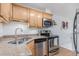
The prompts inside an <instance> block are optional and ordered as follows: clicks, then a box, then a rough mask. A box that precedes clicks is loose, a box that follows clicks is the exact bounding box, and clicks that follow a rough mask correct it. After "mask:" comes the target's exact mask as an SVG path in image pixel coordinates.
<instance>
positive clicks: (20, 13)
mask: <svg viewBox="0 0 79 59" xmlns="http://www.w3.org/2000/svg"><path fill="white" fill-rule="evenodd" d="M28 11H29V9H28V8H25V7H23V6H19V5H16V4H12V20H15V21H24V22H27V21H28V17H29V14H28Z"/></svg>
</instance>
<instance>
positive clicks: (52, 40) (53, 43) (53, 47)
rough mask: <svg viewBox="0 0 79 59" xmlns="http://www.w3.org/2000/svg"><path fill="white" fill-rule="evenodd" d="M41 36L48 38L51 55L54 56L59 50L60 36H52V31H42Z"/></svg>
mask: <svg viewBox="0 0 79 59" xmlns="http://www.w3.org/2000/svg"><path fill="white" fill-rule="evenodd" d="M39 35H41V36H46V37H48V41H49V42H48V43H49V49H48V50H49V53H53V55H54V54H55V53H56V52H57V51H58V50H59V36H57V35H51V31H50V30H40V31H39Z"/></svg>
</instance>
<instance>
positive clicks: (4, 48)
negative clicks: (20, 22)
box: [0, 35, 47, 56]
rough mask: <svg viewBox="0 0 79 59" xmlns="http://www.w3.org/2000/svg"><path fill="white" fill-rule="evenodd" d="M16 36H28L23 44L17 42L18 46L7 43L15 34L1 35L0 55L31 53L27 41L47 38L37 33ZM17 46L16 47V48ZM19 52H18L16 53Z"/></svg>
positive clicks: (13, 38)
mask: <svg viewBox="0 0 79 59" xmlns="http://www.w3.org/2000/svg"><path fill="white" fill-rule="evenodd" d="M17 38H18V39H19V38H28V39H29V40H27V41H26V42H25V43H23V44H19V45H18V48H17V46H16V45H15V44H8V42H9V41H13V40H15V35H10V36H9V35H6V36H3V37H2V38H0V56H1V55H3V56H4V55H5V56H6V55H9V56H10V55H12V56H16V55H32V53H31V51H30V50H29V49H28V47H27V46H26V45H27V44H28V43H29V42H31V41H32V40H34V39H38V38H47V37H45V36H39V35H17ZM24 46H26V50H27V51H26V53H24V52H25V47H24ZM16 48H17V49H16ZM17 53H19V54H17Z"/></svg>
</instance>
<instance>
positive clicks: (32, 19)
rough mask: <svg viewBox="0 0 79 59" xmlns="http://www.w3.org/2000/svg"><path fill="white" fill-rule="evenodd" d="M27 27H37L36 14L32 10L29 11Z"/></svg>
mask: <svg viewBox="0 0 79 59" xmlns="http://www.w3.org/2000/svg"><path fill="white" fill-rule="evenodd" d="M29 26H30V27H37V12H36V11H35V10H33V9H30V16H29Z"/></svg>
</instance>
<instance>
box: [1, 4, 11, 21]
mask: <svg viewBox="0 0 79 59" xmlns="http://www.w3.org/2000/svg"><path fill="white" fill-rule="evenodd" d="M11 7H12V5H11V4H10V3H1V4H0V18H1V19H2V21H9V20H10V18H11V11H12V8H11Z"/></svg>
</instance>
